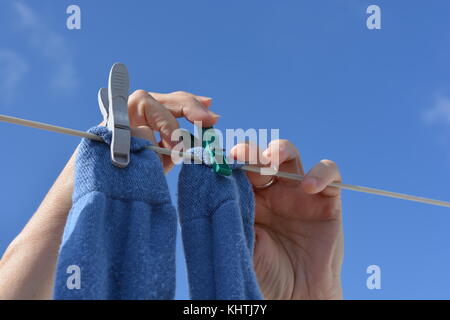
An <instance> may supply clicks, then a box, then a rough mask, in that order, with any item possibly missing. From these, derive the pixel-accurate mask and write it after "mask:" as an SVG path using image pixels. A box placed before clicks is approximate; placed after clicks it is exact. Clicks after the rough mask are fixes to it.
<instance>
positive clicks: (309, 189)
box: [0, 90, 343, 299]
mask: <svg viewBox="0 0 450 320" xmlns="http://www.w3.org/2000/svg"><path fill="white" fill-rule="evenodd" d="M211 103H212V99H211V98H208V97H203V96H197V95H193V94H190V93H186V92H181V91H178V92H173V93H169V94H161V93H149V92H147V91H144V90H137V91H135V92H134V93H133V94H132V95H130V98H129V103H128V106H129V118H130V125H131V127H132V134H133V135H134V136H138V137H141V138H145V139H148V140H151V141H152V142H154V143H158V144H159V145H160V146H162V147H165V148H172V147H174V146H175V145H176V144H177V143H178V142H173V141H172V140H171V134H172V132H173V131H174V130H176V129H177V128H179V125H178V122H177V120H176V118H180V117H184V118H186V119H187V120H189V121H191V122H194V121H202V123H203V126H205V127H209V126H212V125H214V124H215V123H216V121H217V120H218V117H219V116H218V115H217V114H215V113H214V112H212V111H210V110H209V107H210V106H211ZM153 131H158V132H159V133H160V137H161V141H159V142H157V141H156V139H155V137H154V134H153ZM251 148H257V147H256V146H252V145H244V144H240V145H237V146H235V148H233V150H232V151H231V155H232V156H233V157H235V158H236V159H239V160H250V159H249V158H248V155H247V154H251V152H248V151H250V149H251ZM258 152H259V154H260V158H259V159H260V160H261V159H266V160H268V161H270V160H271V159H272V158H273V157H272V156H271V154H272V155H273V154H275V152H279V160H280V161H279V162H278V163H277V164H274V163H272V164H273V165H277V166H278V164H279V169H280V170H284V171H291V172H297V173H300V174H303V169H302V167H301V162H300V157H299V154H298V151H297V150H296V149H295V147H294V146H293V145H292V144H291V143H289V142H288V141H286V140H276V141H272V142H271V143H270V144H269V147H268V149H267V150H265V152H264V153H263V152H261V150H259V151H258ZM75 154H76V153H74V154H73V155H72V156H71V158H70V159H69V161H68V162H67V164H66V166H65V167H64V169H63V170H62V172H61V174H60V175H59V177H58V178H57V179H56V181H55V183H54V184H53V186H52V187H51V189H50V190H49V192H48V193H47V195H46V196H45V198H44V200H43V201H42V203H41V205H40V206H39V208H38V209H37V211H36V212H35V213H34V215H33V216H32V217H31V219H30V221H29V222H28V223H27V225H26V226H25V227H24V229H23V230H22V231H21V232H20V234H19V235H18V236H17V237H16V238H15V239H14V240H13V241H12V242H11V243H10V245H9V246H8V248H7V250H6V251H5V253H4V255H3V257H2V259H1V260H0V299H51V298H52V290H53V280H54V273H55V268H56V260H57V255H58V249H59V246H60V242H61V238H62V234H63V231H64V226H65V223H66V220H67V215H68V213H69V211H70V208H71V206H72V192H73V181H74V163H75ZM161 161H162V163H163V167H164V171H165V172H168V171H169V170H170V169H171V168H172V167H173V162H172V160H171V158H170V157H168V156H161ZM264 163H267V161H266V162H264ZM248 175H249V180H250V181H251V183H252V184H253V185H256V186H258V185H263V184H265V183H266V182H267V181H268V179H270V177H267V176H259V175H256V174H253V173H249V174H248ZM332 181H340V176H339V172H338V170H337V167H336V166H335V165H334V163H332V162H331V161H328V160H325V161H322V162H320V163H319V164H318V165H316V166H315V167H314V168H313V169H312V170H310V172H309V173H308V174H307V175H306V177H305V179H304V180H303V181H302V182H301V183H299V182H292V181H284V180H283V179H279V180H278V181H277V182H276V183H275V184H273V185H271V186H270V187H268V188H267V189H264V190H256V189H255V201H256V212H255V216H256V218H255V235H256V237H255V238H256V241H255V255H254V266H255V271H256V274H257V277H258V281H259V284H260V287H261V290H262V292H263V294H264V297H265V298H267V299H339V298H341V297H342V293H341V286H340V269H341V264H342V256H343V240H342V219H341V200H340V194H339V191H338V190H336V189H334V188H330V187H327V185H328V184H329V183H330V182H332Z"/></svg>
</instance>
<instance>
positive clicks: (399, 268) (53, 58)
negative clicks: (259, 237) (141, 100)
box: [0, 0, 450, 299]
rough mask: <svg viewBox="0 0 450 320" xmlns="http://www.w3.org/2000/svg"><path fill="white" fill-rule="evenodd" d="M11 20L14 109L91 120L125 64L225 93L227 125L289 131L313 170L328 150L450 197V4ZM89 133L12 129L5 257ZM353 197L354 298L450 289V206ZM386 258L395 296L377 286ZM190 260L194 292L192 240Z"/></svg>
mask: <svg viewBox="0 0 450 320" xmlns="http://www.w3.org/2000/svg"><path fill="white" fill-rule="evenodd" d="M70 4H77V5H79V6H80V7H81V19H82V22H81V23H82V28H81V30H68V29H67V28H66V18H67V14H66V8H67V6H68V5H70ZM370 4H377V5H379V6H380V7H381V10H382V29H381V30H368V29H367V27H366V18H367V16H368V15H367V14H366V8H367V7H368V6H369V5H370ZM0 28H1V32H0V72H1V73H2V76H1V77H0V113H4V114H10V115H14V116H18V117H24V118H27V119H32V120H37V121H44V122H48V123H52V124H56V125H62V126H67V127H71V128H75V129H82V130H85V129H87V128H89V127H91V126H92V125H94V124H96V123H98V122H99V120H100V119H101V115H100V112H99V110H98V106H97V97H96V94H97V90H98V88H99V87H101V86H105V85H106V80H107V75H108V71H109V68H110V67H111V65H112V63H114V62H116V61H122V62H124V63H125V64H126V65H127V66H128V68H129V71H130V75H131V86H132V88H133V89H147V90H149V91H156V92H171V91H176V90H184V91H190V92H193V93H197V94H201V95H206V96H210V97H213V99H214V102H213V108H214V109H213V110H214V111H216V112H217V113H219V114H221V115H222V117H221V120H220V121H219V123H218V125H217V127H218V128H221V129H225V128H279V129H280V135H281V137H282V138H285V139H289V140H291V141H292V142H293V143H294V144H295V145H297V146H298V148H299V149H300V152H301V154H302V159H303V162H304V166H305V168H308V169H309V168H310V167H311V166H312V165H314V164H315V163H316V162H318V161H319V160H321V159H323V158H328V159H332V160H334V161H336V162H337V163H338V165H339V167H340V169H341V172H342V175H343V178H344V182H346V183H351V184H358V185H365V186H371V187H378V188H383V189H388V190H393V191H399V192H404V193H411V194H417V195H422V196H427V197H433V198H437V199H443V200H450V193H449V186H450V54H449V50H450V3H449V2H448V1H445V0H436V1H433V2H424V1H422V2H412V1H406V0H398V1H381V0H371V1H364V0H343V1H333V0H308V1H298V0H290V1H282V2H281V1H256V0H248V1H238V0H229V1H221V2H219V1H211V0H209V1H208V0H192V1H170V0H169V1H167V0H165V1H161V0H158V1H157V0H153V1H137V0H129V1H105V0H96V1H87V0H86V1H75V0H72V1H57V2H56V1H50V0H45V1H39V2H37V1H6V0H0ZM78 142H79V140H78V139H76V138H73V137H68V136H63V135H58V134H54V133H48V132H41V131H37V130H34V129H29V128H24V127H17V126H13V125H7V124H0V147H1V149H2V151H1V155H2V156H1V157H0V176H1V184H0V191H1V192H0V203H1V206H0V252H3V251H4V249H6V247H7V245H8V243H9V242H10V241H11V240H12V239H13V238H14V237H15V235H17V234H18V233H19V231H20V230H21V228H22V227H23V226H24V225H25V223H26V222H27V221H28V219H29V218H30V217H31V215H32V214H33V212H34V211H35V210H36V208H37V207H38V205H39V203H40V201H41V200H42V198H43V197H44V195H45V194H46V192H47V191H48V189H49V187H50V186H51V184H52V183H53V181H54V179H55V178H56V177H57V175H58V173H59V171H60V170H61V169H62V168H63V166H64V164H65V162H66V161H67V159H68V158H69V156H70V155H71V153H72V152H73V150H74V148H75V147H76V145H77V143H78ZM177 173H178V170H177V169H175V170H174V171H173V172H172V173H170V174H169V176H168V181H169V185H170V188H171V191H172V194H173V197H175V192H176V178H177ZM343 207H344V231H345V261H344V267H343V287H344V296H345V298H348V299H418V298H424V299H430V298H436V299H445V298H447V299H448V298H450V276H449V275H448V270H450V232H449V229H450V211H449V210H448V209H447V208H439V207H433V206H429V205H423V204H417V203H409V202H405V201H402V200H395V199H387V198H382V197H378V196H372V195H366V194H359V193H354V192H351V191H344V193H343ZM372 264H376V265H379V266H380V267H381V271H382V280H381V285H382V289H381V290H368V289H367V288H366V279H367V277H368V275H367V274H366V268H367V267H368V266H369V265H372ZM177 267H178V283H177V298H187V288H186V279H185V275H184V265H183V257H182V256H181V250H178V263H177Z"/></svg>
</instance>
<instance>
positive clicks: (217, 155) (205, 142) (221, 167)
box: [199, 127, 232, 176]
mask: <svg viewBox="0 0 450 320" xmlns="http://www.w3.org/2000/svg"><path fill="white" fill-rule="evenodd" d="M199 130H200V132H201V137H202V147H203V149H205V151H206V152H208V154H209V159H210V162H211V165H212V169H213V171H214V172H215V173H217V174H220V175H222V176H230V175H231V173H232V170H231V168H230V166H229V165H228V163H227V160H226V158H225V155H224V153H223V152H222V151H218V149H219V148H220V147H219V145H216V144H218V143H219V141H217V140H216V139H217V136H216V134H215V133H216V131H215V130H214V128H213V127H209V128H199ZM205 134H206V137H205ZM215 145H216V146H215Z"/></svg>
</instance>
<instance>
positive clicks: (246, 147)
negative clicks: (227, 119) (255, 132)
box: [230, 142, 272, 186]
mask: <svg viewBox="0 0 450 320" xmlns="http://www.w3.org/2000/svg"><path fill="white" fill-rule="evenodd" d="M230 156H231V157H232V158H233V159H235V160H237V161H240V162H246V163H249V164H252V165H257V166H263V165H262V164H263V163H269V161H268V159H267V158H266V157H264V155H263V154H262V149H261V148H259V147H258V146H257V145H256V144H255V143H252V142H247V143H239V144H237V145H235V146H234V147H233V148H232V149H231V150H230ZM247 176H248V179H249V180H250V183H251V184H252V185H253V186H262V185H265V184H266V183H268V182H269V181H270V180H272V177H271V176H267V175H260V174H259V173H256V172H247Z"/></svg>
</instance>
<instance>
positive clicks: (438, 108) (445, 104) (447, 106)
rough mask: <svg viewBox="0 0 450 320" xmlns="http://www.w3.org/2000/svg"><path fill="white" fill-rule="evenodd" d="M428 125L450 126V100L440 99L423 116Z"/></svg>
mask: <svg viewBox="0 0 450 320" xmlns="http://www.w3.org/2000/svg"><path fill="white" fill-rule="evenodd" d="M422 120H423V121H424V122H425V123H426V124H445V125H448V126H450V98H447V97H440V98H438V99H436V102H435V104H434V105H433V106H432V107H431V108H429V109H428V110H426V111H425V112H424V113H423V115H422Z"/></svg>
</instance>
